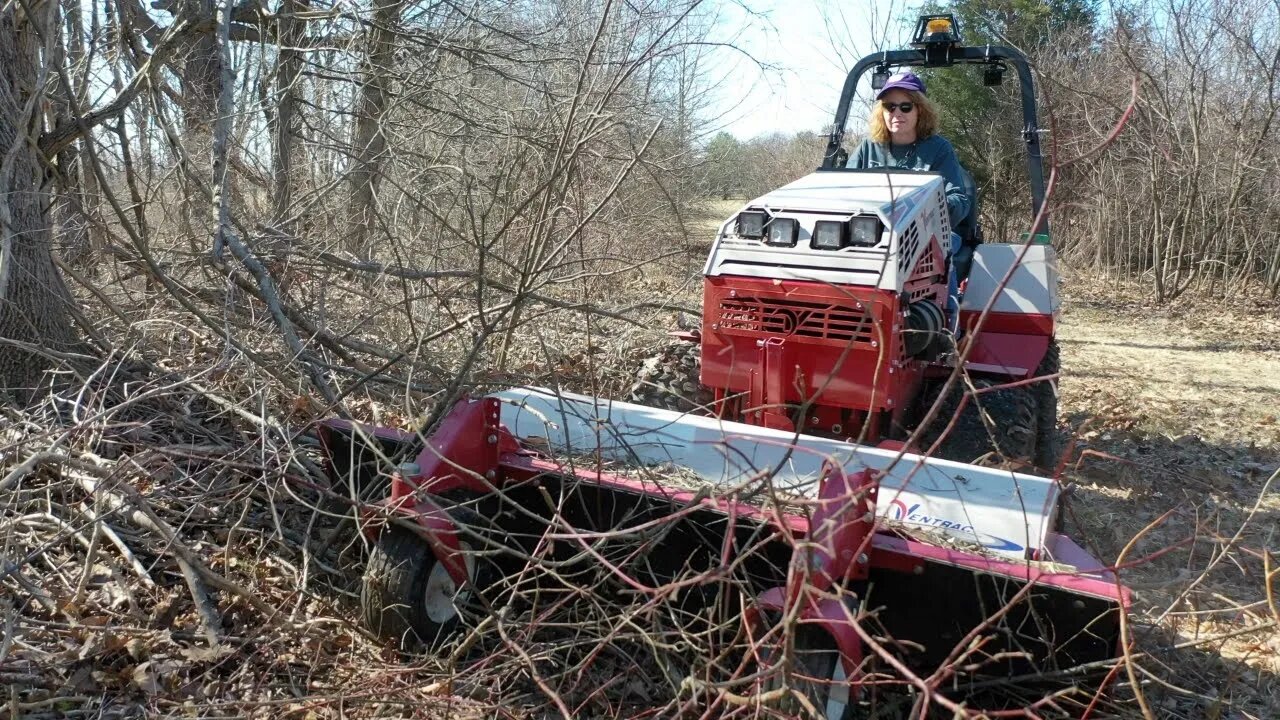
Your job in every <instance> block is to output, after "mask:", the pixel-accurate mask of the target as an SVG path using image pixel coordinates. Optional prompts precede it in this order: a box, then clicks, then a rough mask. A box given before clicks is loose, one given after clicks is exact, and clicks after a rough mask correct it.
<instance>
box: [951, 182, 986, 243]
mask: <svg viewBox="0 0 1280 720" xmlns="http://www.w3.org/2000/svg"><path fill="white" fill-rule="evenodd" d="M960 170H961V172H963V173H964V191H965V193H966V194H967V195H968V196H969V199H970V200H971V202H970V204H969V214H968V215H965V216H964V219H963V220H961V221H960V222H958V223H956V226H955V227H954V228H952V230H953V231H954V232H955V233H956V234H957V235H959V236H960V241H961V244H963V245H964V246H966V247H976V246H978V245H981V244H982V228H981V227H979V225H978V217H979V216H980V213H979V212H978V199H979V197H978V185H977V183H975V182H974V181H973V174H972V173H970V172H969V171H968V170H966V169H964V168H960Z"/></svg>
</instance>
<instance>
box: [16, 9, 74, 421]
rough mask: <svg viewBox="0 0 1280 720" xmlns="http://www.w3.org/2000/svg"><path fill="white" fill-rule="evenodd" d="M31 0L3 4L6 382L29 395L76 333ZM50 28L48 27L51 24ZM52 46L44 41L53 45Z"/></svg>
mask: <svg viewBox="0 0 1280 720" xmlns="http://www.w3.org/2000/svg"><path fill="white" fill-rule="evenodd" d="M55 9H56V5H54V4H48V5H46V6H44V12H45V17H44V18H34V17H31V16H30V15H28V14H27V12H28V10H29V6H27V5H25V4H24V5H21V6H20V5H18V4H16V3H10V4H7V5H4V6H2V7H0V388H2V389H4V390H7V391H9V392H10V393H13V394H15V395H16V396H17V397H18V399H24V398H26V397H29V396H30V395H31V394H32V393H33V391H34V390H35V389H36V388H37V387H38V386H39V385H40V384H41V383H42V376H43V373H44V371H45V370H47V369H48V368H50V367H51V366H52V365H53V364H54V363H55V362H56V359H57V358H58V357H60V353H65V352H67V351H69V350H72V349H73V348H74V347H75V345H76V334H75V330H74V328H73V326H72V321H71V308H72V305H73V300H72V299H71V295H70V292H69V291H68V289H67V287H66V285H65V284H64V282H63V280H62V276H61V275H60V274H59V273H58V270H57V268H56V267H55V266H54V262H53V255H52V238H51V234H50V225H49V217H48V214H47V211H46V208H47V206H48V190H47V185H46V180H45V178H46V175H45V172H44V170H43V167H42V162H41V157H40V153H39V145H38V140H39V131H40V127H41V122H40V120H41V104H42V102H43V100H44V98H43V96H42V94H41V88H43V87H44V83H45V81H46V80H47V74H46V73H45V72H44V71H43V70H42V69H41V63H40V53H41V47H40V46H39V44H38V43H39V38H40V37H41V36H42V35H43V36H45V37H48V36H47V34H44V33H37V32H36V31H35V30H34V28H33V23H36V22H41V21H47V19H48V17H49V15H50V14H51V10H55ZM46 27H47V26H46ZM47 49H48V48H46V50H47Z"/></svg>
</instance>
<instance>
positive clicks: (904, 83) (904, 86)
mask: <svg viewBox="0 0 1280 720" xmlns="http://www.w3.org/2000/svg"><path fill="white" fill-rule="evenodd" d="M890 90H914V91H915V92H918V93H920V94H921V95H924V94H925V92H924V81H923V80H921V79H920V77H919V76H918V75H916V74H915V73H910V72H901V73H894V74H893V75H890V76H889V79H888V80H886V81H885V83H884V87H882V88H880V91H879V92H877V93H876V99H877V100H879V99H880V98H882V97H884V94H885V93H887V92H889V91H890Z"/></svg>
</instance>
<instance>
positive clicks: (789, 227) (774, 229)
mask: <svg viewBox="0 0 1280 720" xmlns="http://www.w3.org/2000/svg"><path fill="white" fill-rule="evenodd" d="M799 231H800V221H799V220H796V219H795V218H779V217H776V218H774V219H773V222H770V223H769V238H768V239H767V240H765V242H766V243H768V244H770V245H781V246H784V247H794V246H795V244H796V235H798V234H799Z"/></svg>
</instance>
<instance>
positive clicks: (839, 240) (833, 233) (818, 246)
mask: <svg viewBox="0 0 1280 720" xmlns="http://www.w3.org/2000/svg"><path fill="white" fill-rule="evenodd" d="M847 227H848V223H842V222H835V221H832V220H819V221H818V222H816V223H814V225H813V239H812V240H810V241H809V247H811V248H813V249H814V250H839V249H840V248H842V247H844V237H845V235H844V231H845V228H847Z"/></svg>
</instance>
